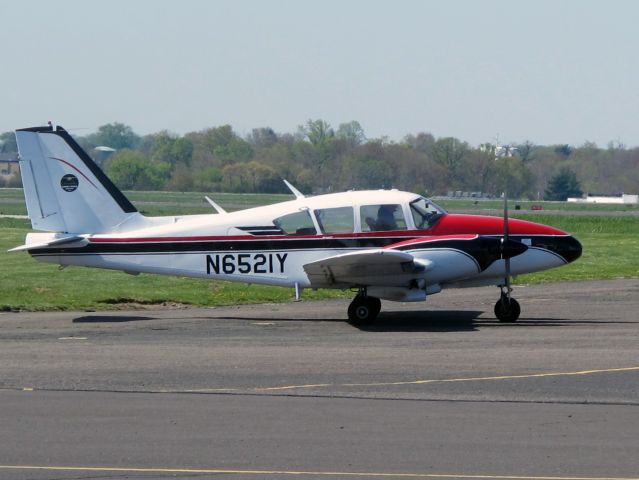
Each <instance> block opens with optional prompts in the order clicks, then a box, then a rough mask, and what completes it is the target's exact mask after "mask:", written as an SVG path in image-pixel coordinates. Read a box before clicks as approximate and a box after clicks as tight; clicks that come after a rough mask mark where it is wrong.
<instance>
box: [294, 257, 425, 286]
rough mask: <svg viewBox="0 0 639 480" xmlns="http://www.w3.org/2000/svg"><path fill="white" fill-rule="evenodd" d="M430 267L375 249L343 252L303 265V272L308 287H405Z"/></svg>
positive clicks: (414, 260) (423, 261)
mask: <svg viewBox="0 0 639 480" xmlns="http://www.w3.org/2000/svg"><path fill="white" fill-rule="evenodd" d="M431 267H432V263H431V262H429V261H428V260H418V259H416V258H414V257H413V256H412V255H411V254H410V253H407V252H400V251H399V250H392V249H388V248H375V249H370V250H363V251H358V252H351V253H344V254H341V255H335V256H333V257H328V258H323V259H321V260H318V261H315V262H311V263H307V264H306V265H304V271H305V272H306V274H307V275H308V278H309V280H310V282H311V286H312V287H314V288H315V287H317V288H321V287H344V288H347V287H358V286H374V285H377V286H406V285H408V284H409V283H410V282H411V280H415V279H421V278H424V274H425V272H426V271H427V270H429V269H430V268H431Z"/></svg>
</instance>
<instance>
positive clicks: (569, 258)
mask: <svg viewBox="0 0 639 480" xmlns="http://www.w3.org/2000/svg"><path fill="white" fill-rule="evenodd" d="M535 246H536V247H541V248H545V249H546V250H550V251H551V252H553V253H555V254H556V255H559V256H561V258H563V259H564V261H565V262H566V263H570V262H574V261H575V260H577V259H578V258H579V257H581V243H579V240H577V239H576V238H575V237H572V236H570V235H566V236H557V237H548V238H546V239H543V240H538V241H536V242H535Z"/></svg>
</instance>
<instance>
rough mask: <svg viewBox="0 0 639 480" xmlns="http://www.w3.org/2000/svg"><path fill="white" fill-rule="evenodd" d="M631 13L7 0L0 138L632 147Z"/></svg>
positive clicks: (495, 5)
mask: <svg viewBox="0 0 639 480" xmlns="http://www.w3.org/2000/svg"><path fill="white" fill-rule="evenodd" d="M638 20H639V2H635V1H632V0H627V1H622V0H617V1H615V0H612V1H589V0H574V1H568V0H563V1H562V0H553V1H546V0H536V1H517V0H484V1H479V0H475V1H471V0H467V1H462V0H441V1H429V0H414V1H411V0H393V1H376V0H339V1H337V0H322V1H306V0H269V1H264V0H262V1H259V0H255V1H248V0H231V1H227V0H217V1H215V0H209V1H205V0H202V1H196V0H181V1H179V2H178V1H166V0H135V1H133V0H109V1H100V2H98V1H87V0H56V1H53V0H49V1H42V0H30V1H17V0H0V45H2V50H1V52H2V53H1V57H0V58H2V62H1V63H0V65H1V68H0V132H4V131H9V130H14V129H16V128H22V127H29V126H35V125H42V124H45V123H46V122H47V121H48V120H51V121H53V122H54V123H55V124H59V125H62V126H64V127H65V128H67V129H69V130H72V133H75V134H78V135H84V134H86V133H91V132H92V131H95V129H97V127H98V126H100V125H103V124H106V123H110V122H122V123H125V124H127V125H130V126H131V127H132V128H133V129H134V130H135V131H136V132H137V133H138V134H148V133H153V132H157V131H160V130H169V131H171V132H175V133H177V134H184V133H186V132H189V131H198V130H203V129H205V128H209V127H213V126H219V125H225V124H230V125H232V126H233V128H234V129H235V131H236V132H237V133H238V134H240V135H246V134H247V133H249V132H250V131H251V129H253V128H258V127H267V126H268V127H271V128H273V129H274V130H275V131H276V132H281V133H285V132H290V133H293V132H295V131H296V130H297V127H298V126H299V125H301V124H304V123H305V122H306V121H308V120H309V119H322V120H325V121H327V122H328V123H329V124H331V125H332V126H333V127H334V128H337V127H338V126H339V124H341V123H345V122H350V121H352V120H356V121H358V122H359V123H360V124H361V126H362V127H363V129H364V131H365V133H366V135H367V137H368V138H380V137H387V138H388V140H390V141H399V140H401V139H402V138H403V137H404V136H405V135H407V134H416V133H419V132H429V133H432V134H433V135H435V136H436V137H448V136H453V137H457V138H459V139H461V140H464V141H467V142H469V143H471V144H472V145H479V144H481V143H485V142H491V143H494V142H495V139H496V138H497V139H498V141H499V142H500V143H510V142H523V141H526V140H528V141H531V142H533V143H536V144H560V143H561V144H563V143H568V144H572V145H576V146H578V145H581V144H583V143H584V142H586V141H591V142H596V143H597V144H598V145H600V146H605V145H606V144H608V142H610V141H615V142H616V141H620V142H622V143H624V144H625V145H627V146H639V128H637V127H638V123H637V117H638V115H637V113H638V112H639V62H638V61H637V49H638V48H639V29H638V28H637V23H638Z"/></svg>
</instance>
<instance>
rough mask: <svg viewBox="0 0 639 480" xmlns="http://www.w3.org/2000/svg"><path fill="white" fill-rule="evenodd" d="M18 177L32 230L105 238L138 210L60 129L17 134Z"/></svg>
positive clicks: (34, 130)
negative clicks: (91, 234)
mask: <svg viewBox="0 0 639 480" xmlns="http://www.w3.org/2000/svg"><path fill="white" fill-rule="evenodd" d="M16 140H17V142H18V151H19V153H20V172H21V175H22V184H23V187H24V196H25V199H26V202H27V211H28V213H29V218H30V219H31V225H32V226H33V228H34V229H35V230H44V231H50V232H65V233H106V232H110V231H113V230H114V229H116V227H117V226H119V225H120V224H122V223H123V222H125V221H126V220H129V219H130V218H131V217H134V216H140V214H139V213H137V209H136V208H135V207H134V206H133V205H132V204H131V202H130V201H129V200H128V199H127V198H126V197H125V196H124V195H123V194H122V192H121V191H120V190H118V188H117V187H116V186H115V185H114V184H113V183H112V182H111V180H109V179H108V178H107V176H106V175H105V174H104V172H102V170H100V168H99V167H98V166H97V165H96V164H95V163H94V162H93V160H91V158H90V157H89V155H87V153H86V152H85V151H84V150H82V148H81V147H80V145H78V144H77V142H76V141H75V140H73V138H72V137H71V135H69V133H68V132H67V131H66V130H64V129H63V128H62V127H57V128H55V130H54V129H53V127H51V126H49V127H34V128H25V129H21V130H16Z"/></svg>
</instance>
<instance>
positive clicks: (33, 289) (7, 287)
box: [0, 189, 639, 310]
mask: <svg viewBox="0 0 639 480" xmlns="http://www.w3.org/2000/svg"><path fill="white" fill-rule="evenodd" d="M128 196H129V197H130V198H131V200H132V201H133V202H134V203H136V205H137V206H138V208H140V210H143V211H145V212H146V213H147V214H150V215H163V214H186V213H204V212H210V211H211V208H210V207H209V206H208V204H205V203H204V202H203V201H202V198H203V196H202V194H197V193H184V194H182V193H172V192H132V193H131V194H129V195H128ZM214 198H215V200H216V201H218V202H219V203H221V204H222V206H224V207H225V208H226V207H228V208H229V210H232V209H237V208H246V207H249V206H253V205H258V204H266V203H274V202H277V201H282V200H286V199H290V198H292V196H290V195H239V194H216V195H214ZM460 202H464V201H460ZM467 202H468V203H467V204H464V203H460V204H455V205H453V206H451V205H450V204H448V203H447V204H446V207H447V208H450V209H451V210H454V211H457V210H464V211H473V209H474V208H476V209H483V208H484V205H480V206H477V205H475V204H474V203H473V202H470V201H467ZM442 203H444V202H442ZM6 205H11V206H15V207H16V209H19V208H22V209H24V200H22V191H21V190H19V189H0V210H4V207H5V206H6ZM500 205H501V203H500V202H499V201H495V205H494V208H495V209H499V208H500ZM564 205H565V204H564ZM231 206H235V207H234V208H232V207H231ZM569 207H570V208H572V205H570V206H569ZM590 207H591V208H592V210H589V211H592V212H593V214H594V215H593V216H591V215H588V214H587V213H584V212H583V211H577V212H575V215H572V214H571V213H573V211H572V210H568V211H562V212H552V213H553V214H550V212H549V214H547V215H545V214H536V215H521V214H517V215H513V216H516V217H517V218H523V219H526V220H532V221H536V222H541V223H546V224H549V225H553V226H556V227H558V228H561V229H562V230H565V231H568V232H570V233H572V234H573V235H575V236H576V237H577V238H578V239H579V240H580V241H581V242H582V244H583V246H584V253H583V256H582V257H581V258H580V259H579V260H578V261H576V262H575V263H572V264H570V265H568V266H565V267H561V268H558V269H554V270H549V271H546V272H541V273H537V274H530V275H524V276H521V277H519V278H518V279H517V283H520V284H522V283H539V282H555V281H564V280H589V279H606V278H622V277H625V278H630V277H637V276H639V255H638V254H639V219H638V218H636V217H634V216H624V215H623V214H620V215H616V214H615V213H614V211H612V212H611V213H610V215H608V216H603V215H602V212H605V211H606V210H602V209H601V207H610V206H604V205H598V206H597V205H594V206H590ZM593 207H594V208H593ZM620 207H623V206H617V208H620ZM200 208H201V210H200ZM522 208H523V207H522ZM548 209H549V210H556V209H551V208H548ZM24 213H26V211H23V213H22V214H24ZM515 213H516V212H514V211H513V212H512V214H515ZM557 213H560V214H559V215H558V214H557ZM5 214H6V213H5ZM11 214H21V213H11ZM595 215H596V216H595ZM29 228H30V223H29V221H28V220H16V219H8V218H4V219H0V268H1V270H0V310H60V309H63V310H108V309H117V308H135V307H140V308H143V307H144V306H147V305H158V306H159V305H163V304H166V305H205V306H208V305H229V304H236V303H261V302H282V301H288V300H291V299H292V298H293V296H294V295H293V292H292V289H283V288H277V287H263V286H256V285H253V286H247V285H244V284H234V283H228V282H217V281H208V280H195V279H188V278H179V277H166V276H159V275H145V274H142V275H139V276H135V277H134V276H130V275H127V274H125V273H122V272H117V271H108V270H98V269H87V268H82V267H69V268H66V269H64V270H60V269H59V268H58V267H57V266H55V265H49V264H43V263H39V262H36V261H35V260H33V259H32V258H30V257H29V255H28V254H26V253H24V252H22V253H11V254H10V253H7V252H6V251H7V250H8V249H9V248H12V247H15V246H17V245H21V244H22V243H23V241H24V237H25V234H26V233H27V232H28V231H29ZM344 295H345V296H351V293H350V292H339V291H332V290H323V291H319V292H312V291H305V292H304V298H309V299H310V298H327V297H336V296H344Z"/></svg>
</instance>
